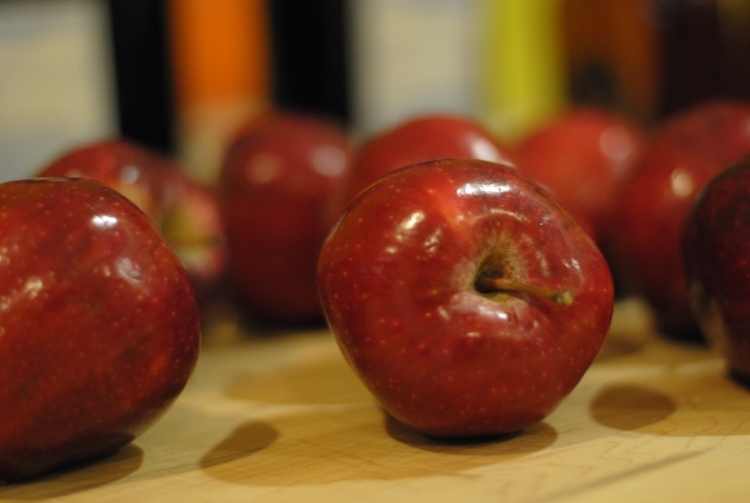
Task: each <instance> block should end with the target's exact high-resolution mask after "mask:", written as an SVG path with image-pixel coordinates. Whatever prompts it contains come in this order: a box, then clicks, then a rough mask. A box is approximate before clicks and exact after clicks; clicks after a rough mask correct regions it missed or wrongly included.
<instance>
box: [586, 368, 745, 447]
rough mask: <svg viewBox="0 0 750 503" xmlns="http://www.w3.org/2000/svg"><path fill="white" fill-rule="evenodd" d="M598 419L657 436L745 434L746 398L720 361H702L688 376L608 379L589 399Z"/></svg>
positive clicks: (615, 427)
mask: <svg viewBox="0 0 750 503" xmlns="http://www.w3.org/2000/svg"><path fill="white" fill-rule="evenodd" d="M590 410H591V415H592V417H593V418H594V420H596V421H597V422H598V423H600V424H602V425H604V426H607V427H610V428H614V429H618V430H623V431H633V432H638V433H643V434H649V435H661V436H679V437H683V436H687V437H695V436H732V435H748V434H750V423H748V421H747V417H748V415H750V402H749V401H748V392H747V390H746V389H744V388H743V387H741V386H740V385H738V384H736V383H735V382H733V381H732V380H730V379H729V377H728V376H727V375H726V373H725V372H724V370H723V368H722V367H721V366H720V365H712V364H710V363H707V364H701V365H700V368H698V370H696V372H694V373H692V374H691V375H681V374H679V373H676V372H674V373H666V374H665V375H664V377H663V378H661V379H660V378H658V377H657V378H651V379H648V380H647V381H646V380H643V381H636V382H627V383H625V382H623V383H613V384H610V385H608V386H606V387H604V388H603V389H602V390H601V391H600V392H599V393H598V394H597V395H596V396H595V397H594V398H593V400H592V402H591V409H590Z"/></svg>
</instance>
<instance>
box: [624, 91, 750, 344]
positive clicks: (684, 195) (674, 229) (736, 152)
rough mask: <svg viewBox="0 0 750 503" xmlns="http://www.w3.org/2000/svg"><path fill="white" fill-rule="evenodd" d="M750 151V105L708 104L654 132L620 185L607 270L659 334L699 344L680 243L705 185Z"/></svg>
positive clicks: (688, 111)
mask: <svg viewBox="0 0 750 503" xmlns="http://www.w3.org/2000/svg"><path fill="white" fill-rule="evenodd" d="M748 152H750V106H749V105H745V104H740V103H736V102H728V101H712V102H705V103H702V104H700V105H696V106H694V107H692V108H690V109H687V110H684V111H682V112H680V113H679V114H677V115H675V116H672V117H671V118H669V119H668V120H666V121H665V122H664V123H662V124H661V125H659V126H658V127H657V129H656V130H654V132H653V136H652V138H651V139H650V141H649V143H648V144H647V146H646V148H645V151H644V153H643V156H642V157H641V160H640V161H639V162H638V165H637V166H636V168H635V169H634V171H633V172H632V173H631V176H630V177H629V178H628V179H627V180H626V181H625V182H624V183H623V189H622V194H621V197H620V203H619V210H618V215H617V218H616V222H615V224H614V225H613V229H614V233H613V236H612V242H611V243H612V244H611V250H612V267H613V269H614V270H615V271H616V272H615V274H616V276H617V277H618V278H622V280H623V284H622V288H623V291H624V293H626V294H632V295H638V296H642V297H643V298H644V299H646V301H647V302H648V303H649V304H650V305H651V307H652V308H653V311H654V315H655V318H656V323H657V327H658V329H659V331H660V332H661V333H662V334H663V335H665V336H667V337H669V338H673V339H676V340H685V341H701V340H702V339H703V338H702V336H701V334H700V330H699V327H698V325H697V323H696V322H695V319H694V317H693V315H692V312H691V309H690V305H689V302H688V295H687V285H686V281H685V274H684V264H683V261H682V251H681V246H680V241H681V237H682V232H683V227H684V220H685V215H686V213H687V211H688V208H689V206H690V204H691V202H692V200H693V198H694V197H695V195H696V193H697V192H698V191H699V190H700V188H701V187H703V185H705V184H706V182H708V180H710V179H711V178H712V177H713V176H715V175H716V174H717V173H718V172H719V171H720V170H722V169H724V168H725V167H726V166H728V165H729V164H732V163H734V162H736V161H737V160H738V159H740V158H741V157H743V156H744V155H745V154H746V153H748Z"/></svg>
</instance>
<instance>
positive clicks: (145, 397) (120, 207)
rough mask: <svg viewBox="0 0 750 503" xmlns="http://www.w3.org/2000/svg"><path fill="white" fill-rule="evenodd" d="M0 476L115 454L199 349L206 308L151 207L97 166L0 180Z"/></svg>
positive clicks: (174, 390)
mask: <svg viewBox="0 0 750 503" xmlns="http://www.w3.org/2000/svg"><path fill="white" fill-rule="evenodd" d="M0 226H1V227H2V229H3V232H2V233H0V264H1V265H2V267H0V362H2V364H0V403H1V404H2V407H0V480H2V481H18V480H23V479H26V478H29V477H33V476H36V475H39V474H42V473H45V472H48V471H50V470H54V469H57V468H62V467H67V466H70V465H73V464H76V463H81V462H84V461H89V460H93V459H95V458H98V457H101V456H104V455H108V454H111V453H113V452H114V451H116V450H117V449H119V448H120V447H122V446H123V445H125V444H127V443H128V442H130V441H131V440H133V439H134V438H135V437H136V436H138V435H139V434H141V433H142V432H143V431H145V430H146V429H147V428H148V427H149V426H150V425H151V424H152V423H153V422H154V421H156V420H157V419H158V418H159V417H160V416H161V415H162V414H163V413H164V412H165V411H166V409H167V408H168V407H169V406H170V405H171V404H172V402H173V401H174V400H175V399H176V398H177V396H178V395H179V394H180V392H181V391H182V389H183V388H184V386H185V384H186V383H187V380H188V378H189V377H190V375H191V374H192V371H193V369H194V367H195V364H196V362H197V358H198V353H199V348H200V328H201V327H200V313H199V310H198V306H197V303H196V299H195V296H194V291H193V288H192V285H191V283H190V279H189V277H188V276H187V274H186V271H185V268H184V267H183V266H182V264H181V263H180V261H179V259H178V258H177V256H176V255H175V253H174V251H173V250H172V249H171V247H170V246H169V244H168V243H167V242H166V241H165V240H164V238H163V237H162V236H161V235H160V234H159V232H158V231H157V229H156V227H155V226H154V225H153V222H152V221H151V220H150V218H149V217H148V216H147V215H146V214H145V213H143V211H141V210H140V209H139V208H138V207H137V206H135V204H133V203H132V202H131V201H129V200H128V199H126V198H125V197H123V196H122V195H121V194H118V193H117V192H116V191H114V190H112V189H111V188H109V187H107V186H105V185H104V184H102V183H99V182H98V181H95V180H91V179H59V178H58V179H44V178H34V179H30V180H18V181H13V182H7V183H4V184H2V185H0Z"/></svg>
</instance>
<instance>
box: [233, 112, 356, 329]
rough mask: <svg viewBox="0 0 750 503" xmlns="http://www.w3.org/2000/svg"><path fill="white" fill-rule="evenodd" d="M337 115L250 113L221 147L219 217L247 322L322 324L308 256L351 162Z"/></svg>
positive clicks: (321, 233)
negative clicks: (250, 117) (334, 117)
mask: <svg viewBox="0 0 750 503" xmlns="http://www.w3.org/2000/svg"><path fill="white" fill-rule="evenodd" d="M352 151H353V144H352V141H351V139H350V138H349V135H348V133H347V132H346V130H345V129H344V128H343V127H342V126H340V125H339V124H337V123H334V122H331V121H328V120H325V119H323V118H320V117H315V116H311V115H307V114H301V113H291V112H270V113H268V114H265V115H263V116H262V117H259V118H256V119H254V120H251V121H250V122H249V123H248V124H247V125H245V126H243V127H242V128H241V130H240V131H239V132H238V133H237V134H236V135H235V137H234V138H233V140H232V142H231V143H230V145H229V146H228V148H227V151H226V154H225V157H224V161H223V166H222V169H221V173H220V178H219V191H220V195H221V202H222V218H223V220H224V224H225V228H226V236H227V242H228V247H229V251H230V255H231V260H232V271H233V278H232V279H233V283H234V286H235V287H236V291H237V299H238V303H239V306H240V308H241V310H242V311H243V313H244V314H246V315H247V318H248V319H250V320H251V321H252V322H254V323H258V324H262V325H267V326H268V325H270V326H284V325H287V326H292V325H294V326H306V325H312V324H323V312H322V309H321V307H320V300H319V298H318V293H317V285H316V283H315V264H316V260H317V256H318V252H319V251H320V246H321V244H322V242H323V239H324V237H325V232H324V226H325V224H324V223H323V220H324V209H325V206H326V204H327V201H328V200H329V199H330V197H331V194H333V193H334V192H335V191H336V190H338V187H339V185H340V184H341V183H342V180H343V177H344V176H345V175H346V172H347V170H348V169H349V166H350V162H351V161H350V158H351V155H352Z"/></svg>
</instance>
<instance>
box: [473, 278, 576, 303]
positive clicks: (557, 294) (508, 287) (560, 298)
mask: <svg viewBox="0 0 750 503" xmlns="http://www.w3.org/2000/svg"><path fill="white" fill-rule="evenodd" d="M476 288H477V290H479V291H480V292H485V293H489V292H516V293H528V294H531V295H534V296H536V297H541V298H543V299H547V300H549V301H551V302H555V303H557V304H560V305H563V306H569V305H571V304H572V303H573V294H572V293H571V292H570V290H554V289H552V288H546V287H543V286H537V285H530V284H528V283H521V282H520V281H515V280H512V279H508V278H498V277H494V276H486V275H480V276H479V278H478V279H477V283H476Z"/></svg>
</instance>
